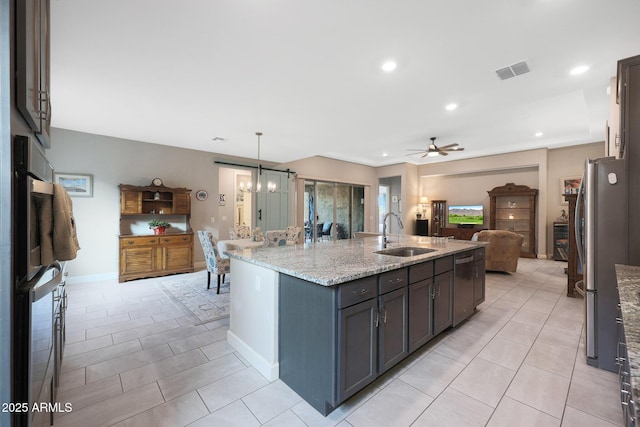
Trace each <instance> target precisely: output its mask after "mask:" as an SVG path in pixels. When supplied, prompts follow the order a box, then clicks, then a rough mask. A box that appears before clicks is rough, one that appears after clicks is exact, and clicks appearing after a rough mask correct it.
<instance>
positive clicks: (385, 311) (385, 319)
mask: <svg viewBox="0 0 640 427" xmlns="http://www.w3.org/2000/svg"><path fill="white" fill-rule="evenodd" d="M382 308H383V309H384V314H383V315H382V321H383V322H384V323H387V307H385V306H382Z"/></svg>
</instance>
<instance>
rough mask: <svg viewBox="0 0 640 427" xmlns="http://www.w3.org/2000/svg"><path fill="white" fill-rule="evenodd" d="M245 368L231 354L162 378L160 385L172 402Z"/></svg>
mask: <svg viewBox="0 0 640 427" xmlns="http://www.w3.org/2000/svg"><path fill="white" fill-rule="evenodd" d="M245 368H246V367H245V365H244V364H243V363H242V362H240V360H238V358H237V357H235V356H234V355H233V354H229V355H227V356H223V357H220V358H218V359H215V360H212V361H210V362H207V363H205V364H202V365H198V366H195V367H193V368H191V369H187V370H185V371H182V372H180V373H177V374H174V375H172V376H170V377H165V378H162V379H161V380H159V381H158V384H159V385H160V389H161V390H162V394H163V395H164V397H165V399H167V400H171V399H175V398H176V397H178V396H180V395H183V394H185V393H188V392H190V391H192V390H196V389H198V388H200V387H203V386H205V385H207V384H210V383H212V382H214V381H216V380H218V379H220V378H224V377H226V376H227V375H231V374H233V373H234V372H238V371H240V370H242V369H245Z"/></svg>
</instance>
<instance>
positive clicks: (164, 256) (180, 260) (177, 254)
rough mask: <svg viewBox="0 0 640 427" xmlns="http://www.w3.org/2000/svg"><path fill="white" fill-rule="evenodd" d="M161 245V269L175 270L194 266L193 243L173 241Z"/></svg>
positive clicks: (159, 267)
mask: <svg viewBox="0 0 640 427" xmlns="http://www.w3.org/2000/svg"><path fill="white" fill-rule="evenodd" d="M160 247H161V250H160V253H161V256H160V260H161V261H160V263H159V264H160V265H159V266H158V269H159V270H163V271H173V270H182V269H185V268H187V269H188V268H192V266H193V262H192V258H193V245H192V244H191V243H188V244H185V243H171V244H167V245H161V246H160Z"/></svg>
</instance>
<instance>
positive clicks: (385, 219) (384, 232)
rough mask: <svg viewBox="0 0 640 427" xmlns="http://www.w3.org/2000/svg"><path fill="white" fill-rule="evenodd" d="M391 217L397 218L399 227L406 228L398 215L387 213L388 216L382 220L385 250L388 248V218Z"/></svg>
mask: <svg viewBox="0 0 640 427" xmlns="http://www.w3.org/2000/svg"><path fill="white" fill-rule="evenodd" d="M389 215H393V216H395V217H396V219H397V220H398V225H399V226H400V228H404V225H403V224H402V220H401V219H400V217H399V216H398V215H397V214H395V213H393V212H387V214H386V215H385V216H384V218H383V219H382V243H383V245H384V247H385V248H386V247H387V218H388V217H389Z"/></svg>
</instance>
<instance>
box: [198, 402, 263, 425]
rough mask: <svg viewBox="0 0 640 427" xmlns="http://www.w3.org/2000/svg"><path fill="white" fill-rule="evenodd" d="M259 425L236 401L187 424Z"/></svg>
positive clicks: (246, 409) (244, 407) (242, 405)
mask: <svg viewBox="0 0 640 427" xmlns="http://www.w3.org/2000/svg"><path fill="white" fill-rule="evenodd" d="M259 425H260V421H258V420H257V419H256V417H255V416H254V415H253V414H252V413H251V411H250V410H249V409H248V408H247V407H246V406H245V405H244V403H242V401H241V400H237V401H235V402H233V403H232V404H230V405H227V406H225V407H224V408H221V409H219V410H217V411H216V412H214V413H213V414H209V415H207V416H206V417H203V418H200V419H199V420H198V421H196V422H194V423H192V424H189V427H213V426H215V427H253V426H259Z"/></svg>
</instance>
